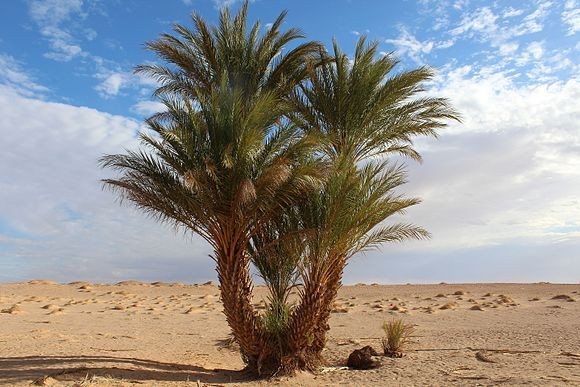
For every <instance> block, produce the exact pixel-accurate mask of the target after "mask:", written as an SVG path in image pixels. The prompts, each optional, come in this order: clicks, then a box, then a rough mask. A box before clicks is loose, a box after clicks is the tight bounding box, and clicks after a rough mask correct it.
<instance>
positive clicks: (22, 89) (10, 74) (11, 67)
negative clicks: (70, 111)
mask: <svg viewBox="0 0 580 387" xmlns="http://www.w3.org/2000/svg"><path fill="white" fill-rule="evenodd" d="M0 85H4V86H5V87H8V88H10V89H12V90H14V91H16V92H18V93H19V94H22V95H25V96H33V95H38V94H41V93H43V92H46V91H48V88H46V87H44V86H42V85H39V84H38V83H36V82H34V81H33V80H32V78H31V77H30V75H28V74H27V73H26V72H25V71H24V70H23V69H22V67H21V65H20V63H18V61H17V60H16V59H14V57H12V56H10V55H6V54H1V53H0Z"/></svg>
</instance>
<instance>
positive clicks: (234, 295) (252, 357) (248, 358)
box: [215, 230, 268, 374]
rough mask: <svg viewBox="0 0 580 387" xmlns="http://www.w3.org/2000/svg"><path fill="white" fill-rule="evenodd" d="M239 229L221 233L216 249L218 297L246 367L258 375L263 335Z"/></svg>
mask: <svg viewBox="0 0 580 387" xmlns="http://www.w3.org/2000/svg"><path fill="white" fill-rule="evenodd" d="M239 235H240V234H239V230H230V232H223V233H222V234H221V235H220V238H219V239H218V240H219V241H220V242H221V245H220V246H219V248H217V249H216V250H215V258H216V263H217V267H216V270H217V273H218V279H219V283H220V293H221V295H220V296H221V300H222V303H223V308H224V310H223V311H224V314H225V316H226V321H227V323H228V325H229V326H230V328H231V330H232V334H233V336H234V339H235V340H236V342H237V343H238V344H239V346H240V352H241V355H242V358H243V359H244V361H245V362H246V364H247V367H248V369H250V370H252V371H254V372H256V373H257V374H261V365H262V362H263V359H264V358H265V357H267V355H268V354H267V352H268V347H267V345H266V344H267V343H266V337H265V334H264V332H263V329H262V327H261V325H260V321H259V316H258V314H257V313H256V311H255V310H254V307H253V305H252V289H253V285H252V280H251V277H250V269H249V259H248V257H247V255H246V254H245V247H246V246H245V241H244V240H243V238H240V236H239Z"/></svg>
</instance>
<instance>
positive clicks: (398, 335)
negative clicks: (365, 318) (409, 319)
mask: <svg viewBox="0 0 580 387" xmlns="http://www.w3.org/2000/svg"><path fill="white" fill-rule="evenodd" d="M383 331H384V332H385V336H384V337H383V340H382V345H383V353H384V355H385V356H389V357H402V356H403V351H404V350H405V348H406V346H407V345H408V344H409V342H410V339H411V335H412V334H413V333H414V332H415V328H414V327H413V325H411V324H407V323H405V322H404V321H403V320H402V319H393V320H391V321H385V322H384V323H383Z"/></svg>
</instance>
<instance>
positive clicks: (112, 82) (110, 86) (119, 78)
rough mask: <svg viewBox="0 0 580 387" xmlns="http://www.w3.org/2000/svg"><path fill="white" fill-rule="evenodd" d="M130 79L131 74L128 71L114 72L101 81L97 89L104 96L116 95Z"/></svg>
mask: <svg viewBox="0 0 580 387" xmlns="http://www.w3.org/2000/svg"><path fill="white" fill-rule="evenodd" d="M130 80H131V76H130V75H129V74H127V73H112V74H110V75H108V76H107V77H106V78H105V79H104V80H103V81H102V82H101V83H99V84H98V85H97V86H96V87H95V90H96V91H97V92H98V93H99V95H100V96H101V97H103V98H109V97H115V96H117V95H118V94H119V92H120V91H121V89H122V88H123V87H124V86H126V85H127V84H129V82H130Z"/></svg>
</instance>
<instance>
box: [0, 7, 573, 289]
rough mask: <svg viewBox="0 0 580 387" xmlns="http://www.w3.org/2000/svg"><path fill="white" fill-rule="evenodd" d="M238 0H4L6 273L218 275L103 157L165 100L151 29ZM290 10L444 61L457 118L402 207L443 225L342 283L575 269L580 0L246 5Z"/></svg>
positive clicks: (426, 223) (426, 61)
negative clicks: (106, 184)
mask: <svg viewBox="0 0 580 387" xmlns="http://www.w3.org/2000/svg"><path fill="white" fill-rule="evenodd" d="M239 5H240V2H239V1H236V0H166V1H163V2H160V1H153V0H24V1H19V0H11V1H2V2H0V282H4V281H24V280H30V279H35V278H48V279H52V280H56V281H61V282H67V281H73V280H87V281H96V282H117V281H121V280H126V279H136V280H143V281H180V282H201V281H206V280H211V279H214V278H215V270H214V267H213V261H212V260H211V259H210V258H209V257H208V255H209V254H210V253H211V251H210V248H209V246H208V245H207V244H206V242H204V241H203V240H201V238H199V237H197V236H195V235H191V234H187V233H175V232H174V231H172V230H171V229H170V228H169V227H168V226H165V225H161V224H158V223H155V222H154V221H153V220H151V219H148V218H147V217H146V216H144V215H143V214H141V213H140V212H138V211H137V210H136V209H134V208H132V207H131V206H130V205H128V204H127V203H123V204H122V205H121V204H120V203H119V202H118V201H117V200H116V198H115V196H114V195H113V194H112V193H111V192H109V191H106V190H103V189H102V185H101V183H100V179H102V178H105V177H108V176H109V177H110V176H112V172H110V171H103V170H101V169H99V167H98V166H97V159H98V158H99V157H100V156H102V155H103V154H111V153H121V152H123V150H124V149H134V148H135V147H137V146H138V142H137V139H136V135H137V133H138V131H139V130H140V128H142V122H143V119H144V118H145V117H147V116H148V115H150V114H152V113H154V112H156V111H158V109H160V105H159V103H158V102H157V101H155V100H154V99H153V98H152V92H153V90H154V88H155V86H156V85H155V83H154V82H153V81H152V80H150V79H146V78H143V77H139V76H136V75H134V74H133V72H132V70H133V68H134V66H136V65H138V64H142V63H150V62H155V61H157V59H156V58H155V57H154V56H153V55H152V54H151V53H150V52H147V51H146V50H145V49H144V43H145V42H146V41H150V40H153V39H155V38H156V37H157V36H158V35H159V34H160V33H163V32H171V28H172V25H173V23H176V22H177V23H180V24H184V25H191V19H190V15H191V12H192V11H194V12H196V13H199V14H201V15H202V16H203V17H204V18H205V19H206V20H207V21H208V22H210V23H214V22H215V21H216V20H217V16H218V10H219V8H220V7H223V6H230V7H232V8H234V9H237V7H239ZM284 9H287V10H288V17H287V19H286V22H285V24H284V27H285V28H289V27H299V28H301V29H302V31H303V32H304V33H305V34H306V36H307V38H308V39H310V40H317V41H320V42H322V43H324V44H326V45H329V44H330V43H331V42H332V39H333V38H334V39H336V41H337V42H338V43H339V45H340V46H341V47H342V49H343V50H344V51H345V52H346V53H347V54H352V52H353V50H354V45H355V43H356V41H357V39H358V38H359V36H362V35H365V36H367V38H368V39H370V40H376V41H378V42H379V47H380V50H381V52H382V53H390V52H394V53H395V54H396V55H397V56H398V57H399V58H400V60H401V64H400V67H399V69H410V68H414V67H417V66H420V65H429V66H431V67H433V68H434V69H435V70H436V74H437V75H436V77H435V78H434V79H433V80H432V81H431V82H430V83H429V84H428V85H427V86H428V93H430V94H433V95H437V96H444V97H447V98H449V99H450V100H451V102H452V104H453V105H454V106H455V107H456V109H457V110H459V112H460V113H461V114H462V116H463V122H462V123H453V124H451V125H450V126H449V128H447V129H445V130H443V131H441V133H440V137H439V139H437V140H434V139H419V140H417V142H416V144H417V148H418V149H419V150H420V151H421V153H422V155H423V158H424V161H423V163H422V164H418V163H416V162H410V161H407V163H408V167H407V168H408V171H409V183H408V184H407V185H406V186H405V192H407V193H408V194H409V195H411V196H416V197H420V198H422V199H423V202H422V203H421V204H420V205H418V206H415V207H413V208H412V209H411V210H409V211H408V213H407V214H405V215H404V216H403V217H399V218H396V219H393V221H398V220H404V221H407V222H412V223H415V224H417V225H421V226H423V227H425V228H426V229H428V230H429V231H430V232H431V233H432V234H433V237H432V239H431V240H428V241H416V242H415V241H413V242H405V243H402V244H390V245H384V246H383V247H382V249H381V250H380V251H373V252H368V253H366V254H364V255H359V256H355V257H354V258H353V260H352V261H351V262H350V263H349V266H348V268H347V270H346V273H345V278H344V283H356V282H379V283H409V282H411V283H416V282H417V283H436V282H441V281H445V282H483V281H485V282H538V281H550V282H571V283H578V282H579V281H580V39H579V37H580V2H579V1H574V0H566V1H557V0H552V1H547V0H529V1H523V0H522V1H507V0H506V1H475V0H417V1H411V0H399V1H396V0H393V1H382V0H375V1H371V0H356V1H355V0H319V1H312V0H309V1H304V0H293V1H289V0H286V1H283V0H254V1H252V2H251V3H250V9H249V17H250V19H251V20H252V21H254V20H257V19H259V20H261V22H262V23H263V28H264V29H265V28H267V27H268V23H271V22H272V21H274V19H275V18H276V16H277V15H278V14H279V13H280V12H281V11H282V10H284Z"/></svg>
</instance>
